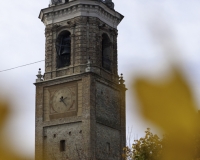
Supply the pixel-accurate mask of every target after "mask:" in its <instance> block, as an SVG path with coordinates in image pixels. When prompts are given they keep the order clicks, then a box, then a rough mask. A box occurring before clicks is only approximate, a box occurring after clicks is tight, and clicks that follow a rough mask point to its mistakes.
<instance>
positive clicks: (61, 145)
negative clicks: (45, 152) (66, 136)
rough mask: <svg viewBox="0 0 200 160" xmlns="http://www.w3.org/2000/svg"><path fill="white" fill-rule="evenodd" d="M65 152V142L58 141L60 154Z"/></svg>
mask: <svg viewBox="0 0 200 160" xmlns="http://www.w3.org/2000/svg"><path fill="white" fill-rule="evenodd" d="M63 151H65V140H61V141H60V152H63Z"/></svg>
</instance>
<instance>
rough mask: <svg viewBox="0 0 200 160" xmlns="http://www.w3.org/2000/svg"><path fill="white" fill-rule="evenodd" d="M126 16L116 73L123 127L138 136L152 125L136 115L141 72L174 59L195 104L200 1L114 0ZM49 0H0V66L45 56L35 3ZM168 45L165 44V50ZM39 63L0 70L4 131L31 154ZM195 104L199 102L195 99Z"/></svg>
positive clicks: (199, 82)
mask: <svg viewBox="0 0 200 160" xmlns="http://www.w3.org/2000/svg"><path fill="white" fill-rule="evenodd" d="M114 3H115V9H116V10H117V11H118V12H120V13H121V14H123V15H124V16H125V18H124V19H123V21H122V22H121V24H120V25H119V27H118V30H119V37H118V55H119V57H118V62H119V74H120V73H123V74H124V78H125V80H126V85H127V88H128V89H129V90H128V91H127V130H128V128H132V135H133V136H135V137H137V136H138V137H140V136H142V135H143V132H144V130H145V129H146V128H147V127H149V126H151V125H150V123H148V122H145V121H144V120H142V118H140V112H139V110H140V109H139V106H138V105H136V103H135V102H136V101H135V100H134V92H133V91H132V90H131V83H132V81H133V80H134V79H135V78H136V77H138V76H141V75H148V76H151V75H153V76H155V75H161V73H165V71H166V70H167V69H168V68H169V64H174V65H177V66H178V67H179V68H180V70H181V71H182V72H183V74H184V75H185V76H186V78H187V80H188V82H189V83H190V85H191V87H192V91H193V93H194V96H195V97H196V101H197V103H198V104H200V100H198V97H199V95H200V69H199V68H200V10H199V8H200V1H199V0H176V1H174V0H159V1H158V0H151V1H149V0H126V1H124V0H114ZM48 4H49V0H43V1H41V0H34V1H30V0H29V1H27V0H21V1H16V0H15V1H14V0H11V1H1V2H0V6H1V9H0V48H1V49H0V71H1V70H4V69H9V68H13V67H16V66H20V65H23V64H28V63H32V62H36V61H40V60H44V55H45V52H44V51H45V43H44V42H45V37H44V25H43V23H42V22H41V21H40V20H39V19H38V15H39V12H40V9H42V8H46V7H47V6H48ZM166 48H167V50H166ZM38 68H42V71H44V62H41V63H38V64H34V65H31V66H27V67H23V68H19V69H15V70H11V71H7V72H0V94H1V95H2V97H7V99H9V100H10V101H11V105H12V114H11V116H10V120H9V121H8V127H7V128H6V130H7V131H8V135H9V136H10V139H9V140H10V141H12V144H13V145H14V146H17V149H16V150H17V151H20V152H22V153H23V154H25V155H34V134H35V122H34V121H35V119H34V118H35V86H34V85H33V83H34V82H35V79H36V76H35V75H36V74H37V71H38ZM199 106H200V105H199Z"/></svg>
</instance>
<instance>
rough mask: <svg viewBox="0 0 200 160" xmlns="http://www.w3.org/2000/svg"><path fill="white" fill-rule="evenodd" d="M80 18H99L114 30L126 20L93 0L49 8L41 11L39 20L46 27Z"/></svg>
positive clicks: (80, 0)
mask: <svg viewBox="0 0 200 160" xmlns="http://www.w3.org/2000/svg"><path fill="white" fill-rule="evenodd" d="M78 16H86V17H97V18H99V19H100V20H101V21H103V22H104V23H106V24H108V25H109V26H111V27H113V28H117V26H118V25H119V23H120V22H121V20H122V19H123V18H124V16H123V15H121V14H120V13H118V12H116V11H114V10H111V9H110V8H108V7H107V6H106V7H105V4H103V3H101V2H98V1H92V0H76V1H72V2H69V3H66V4H63V5H58V6H54V7H49V8H45V9H42V10H41V11H40V15H39V18H40V19H41V21H42V22H43V23H44V24H45V26H47V25H50V24H53V23H58V22H62V21H66V20H69V19H72V18H75V17H78Z"/></svg>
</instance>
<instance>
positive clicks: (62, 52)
mask: <svg viewBox="0 0 200 160" xmlns="http://www.w3.org/2000/svg"><path fill="white" fill-rule="evenodd" d="M61 54H70V47H68V46H64V47H63V50H62V51H61Z"/></svg>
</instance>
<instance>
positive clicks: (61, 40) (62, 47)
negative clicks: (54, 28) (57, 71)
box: [56, 31, 71, 68]
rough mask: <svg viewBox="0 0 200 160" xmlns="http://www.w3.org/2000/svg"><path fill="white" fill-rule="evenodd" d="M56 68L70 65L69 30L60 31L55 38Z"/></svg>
mask: <svg viewBox="0 0 200 160" xmlns="http://www.w3.org/2000/svg"><path fill="white" fill-rule="evenodd" d="M56 52H57V68H62V67H66V66H69V65H70V58H71V38H70V32H69V31H63V32H61V33H60V35H59V36H58V38H57V40H56Z"/></svg>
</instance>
